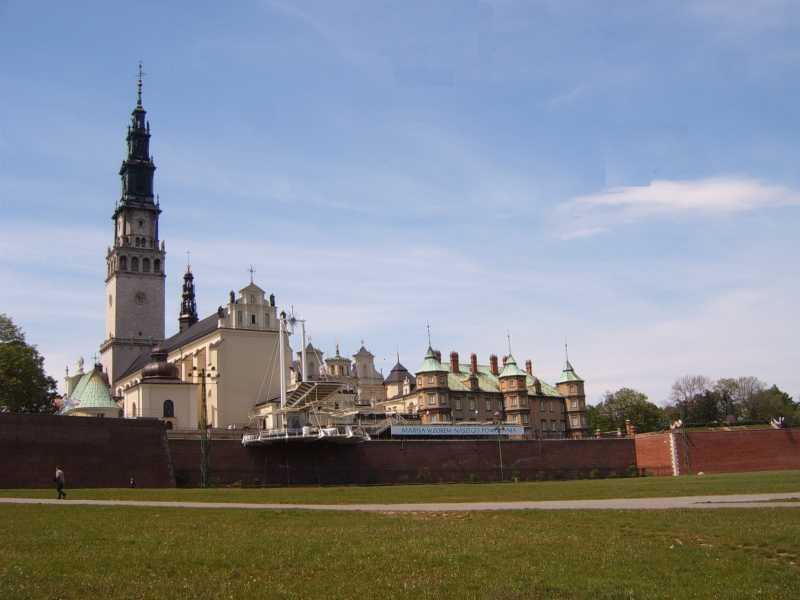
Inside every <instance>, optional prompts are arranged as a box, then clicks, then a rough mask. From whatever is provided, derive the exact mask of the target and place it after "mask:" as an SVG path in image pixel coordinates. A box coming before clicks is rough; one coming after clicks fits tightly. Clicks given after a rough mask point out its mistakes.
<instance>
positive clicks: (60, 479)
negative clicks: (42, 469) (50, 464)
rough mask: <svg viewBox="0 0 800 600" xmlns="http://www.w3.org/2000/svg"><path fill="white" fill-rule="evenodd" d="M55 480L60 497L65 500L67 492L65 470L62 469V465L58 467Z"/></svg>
mask: <svg viewBox="0 0 800 600" xmlns="http://www.w3.org/2000/svg"><path fill="white" fill-rule="evenodd" d="M55 482H56V491H57V492H58V499H59V500H64V499H65V498H66V497H67V492H65V491H64V471H62V470H61V467H56V476H55Z"/></svg>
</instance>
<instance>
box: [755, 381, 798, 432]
mask: <svg viewBox="0 0 800 600" xmlns="http://www.w3.org/2000/svg"><path fill="white" fill-rule="evenodd" d="M749 409H750V419H751V420H753V421H768V420H770V419H773V418H775V417H783V418H784V419H785V420H786V421H787V424H789V425H793V424H795V419H797V418H798V417H800V403H795V402H793V401H792V397H791V396H790V395H789V394H787V393H786V392H784V391H782V390H781V389H780V388H778V386H777V385H773V386H772V387H771V388H769V389H765V390H761V391H760V392H758V393H757V394H754V396H753V398H752V399H751V400H750V404H749Z"/></svg>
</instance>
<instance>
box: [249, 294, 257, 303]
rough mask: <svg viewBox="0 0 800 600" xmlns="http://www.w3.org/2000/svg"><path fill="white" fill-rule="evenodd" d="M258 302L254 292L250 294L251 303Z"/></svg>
mask: <svg viewBox="0 0 800 600" xmlns="http://www.w3.org/2000/svg"><path fill="white" fill-rule="evenodd" d="M255 303H256V297H255V296H254V295H253V294H250V304H255Z"/></svg>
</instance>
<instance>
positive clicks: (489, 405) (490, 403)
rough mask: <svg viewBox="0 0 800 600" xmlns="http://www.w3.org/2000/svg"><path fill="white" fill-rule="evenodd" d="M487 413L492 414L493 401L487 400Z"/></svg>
mask: <svg viewBox="0 0 800 600" xmlns="http://www.w3.org/2000/svg"><path fill="white" fill-rule="evenodd" d="M486 412H492V401H491V400H487V401H486Z"/></svg>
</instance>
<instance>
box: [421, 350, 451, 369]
mask: <svg viewBox="0 0 800 600" xmlns="http://www.w3.org/2000/svg"><path fill="white" fill-rule="evenodd" d="M447 372H448V370H447V369H446V368H445V367H444V366H442V363H440V362H439V361H438V360H437V359H436V355H435V354H434V353H433V348H431V347H430V346H428V353H427V354H426V355H425V360H423V361H422V366H421V367H420V368H419V369H417V373H447Z"/></svg>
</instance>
